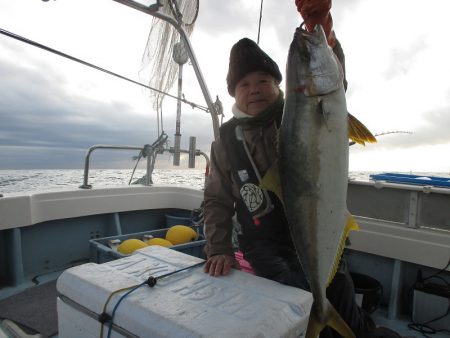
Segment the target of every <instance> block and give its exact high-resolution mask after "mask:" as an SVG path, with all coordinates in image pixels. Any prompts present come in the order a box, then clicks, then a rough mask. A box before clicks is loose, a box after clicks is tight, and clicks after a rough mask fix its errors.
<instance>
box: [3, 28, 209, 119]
mask: <svg viewBox="0 0 450 338" xmlns="http://www.w3.org/2000/svg"><path fill="white" fill-rule="evenodd" d="M0 34H3V35H6V36H8V37H10V38H13V39H16V40H19V41H22V42H25V43H27V44H29V45H32V46H34V47H38V48H41V49H43V50H45V51H47V52H50V53H53V54H56V55H59V56H62V57H65V58H66V59H69V60H72V61H75V62H78V63H81V64H82V65H85V66H88V67H91V68H94V69H96V70H99V71H101V72H104V73H107V74H109V75H112V76H115V77H118V78H119V79H122V80H125V81H128V82H131V83H134V84H137V85H139V86H141V87H144V88H147V89H150V90H153V91H155V92H158V93H159V94H162V95H165V96H168V97H170V98H173V99H175V100H179V101H181V102H183V103H186V104H188V105H190V106H191V107H192V108H197V109H200V110H203V111H205V112H208V108H207V107H204V106H201V105H199V104H196V103H193V102H190V101H188V100H186V99H184V98H178V97H177V96H175V95H172V94H169V93H166V92H163V91H162V90H159V89H156V88H153V87H150V86H147V85H145V84H143V83H141V82H138V81H135V80H132V79H130V78H127V77H125V76H123V75H120V74H117V73H114V72H112V71H109V70H107V69H105V68H102V67H99V66H96V65H94V64H92V63H89V62H86V61H83V60H81V59H78V58H76V57H74V56H71V55H69V54H66V53H63V52H60V51H58V50H56V49H53V48H50V47H48V46H45V45H43V44H40V43H38V42H35V41H33V40H30V39H27V38H25V37H23V36H20V35H17V34H14V33H11V32H9V31H7V30H5V29H3V28H0Z"/></svg>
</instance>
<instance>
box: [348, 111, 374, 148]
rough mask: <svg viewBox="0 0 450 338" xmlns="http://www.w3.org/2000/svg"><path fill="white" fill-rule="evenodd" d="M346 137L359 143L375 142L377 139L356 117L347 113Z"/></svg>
mask: <svg viewBox="0 0 450 338" xmlns="http://www.w3.org/2000/svg"><path fill="white" fill-rule="evenodd" d="M347 114H348V118H347V119H348V137H349V138H350V139H351V140H352V141H353V142H356V143H358V144H361V145H363V146H364V145H366V142H367V143H375V142H377V139H376V138H375V136H373V134H372V133H371V132H370V130H369V129H367V127H366V126H365V125H364V124H363V123H362V122H361V121H359V120H358V119H357V118H356V117H354V116H353V115H352V114H350V113H348V112H347Z"/></svg>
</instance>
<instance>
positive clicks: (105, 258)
mask: <svg viewBox="0 0 450 338" xmlns="http://www.w3.org/2000/svg"><path fill="white" fill-rule="evenodd" d="M168 230H169V228H165V229H158V230H152V231H143V232H135V233H131V234H125V235H117V236H110V237H103V238H95V239H91V240H90V241H89V244H90V251H91V261H93V262H96V263H105V262H109V261H112V260H115V259H119V258H123V257H127V256H129V255H124V254H122V253H120V252H118V251H117V250H115V249H113V248H111V247H110V242H111V241H113V240H117V239H118V240H120V242H123V241H125V240H127V239H130V238H136V239H140V240H143V239H144V238H145V236H146V235H151V236H153V237H160V238H165V237H166V233H167V231H168ZM197 233H199V231H197ZM201 233H202V232H201V231H200V235H199V236H198V239H197V240H196V241H194V242H189V243H185V244H178V245H174V246H171V247H169V249H172V250H176V251H180V252H183V253H185V254H188V255H191V256H195V257H200V258H204V251H203V248H204V247H205V244H206V240H205V238H204V236H203V235H202V234H201Z"/></svg>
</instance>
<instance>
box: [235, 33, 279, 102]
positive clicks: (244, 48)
mask: <svg viewBox="0 0 450 338" xmlns="http://www.w3.org/2000/svg"><path fill="white" fill-rule="evenodd" d="M256 71H263V72H267V73H268V74H270V75H272V76H273V77H274V78H275V79H276V80H277V81H279V82H281V79H282V78H283V77H282V76H281V73H280V70H279V69H278V65H277V64H276V63H275V61H273V60H272V59H271V58H270V57H269V55H267V54H266V53H264V51H263V50H262V49H261V48H259V46H258V45H257V44H256V43H255V42H253V41H252V40H250V39H247V38H244V39H241V40H239V41H238V42H236V44H235V45H234V46H233V47H232V48H231V52H230V65H229V67H228V75H227V85H228V93H230V95H231V96H233V97H234V91H235V88H236V85H237V83H238V82H239V81H240V80H241V79H242V78H243V77H244V76H245V75H247V74H248V73H251V72H256Z"/></svg>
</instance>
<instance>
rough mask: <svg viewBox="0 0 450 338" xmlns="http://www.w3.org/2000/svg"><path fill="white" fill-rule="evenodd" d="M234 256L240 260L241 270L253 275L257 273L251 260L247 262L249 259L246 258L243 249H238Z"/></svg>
mask: <svg viewBox="0 0 450 338" xmlns="http://www.w3.org/2000/svg"><path fill="white" fill-rule="evenodd" d="M234 257H235V258H236V260H237V261H238V262H239V265H240V267H241V271H244V272H248V273H251V274H252V275H254V274H255V272H254V271H253V269H252V266H251V265H250V263H249V262H247V261H246V260H245V259H244V254H243V253H242V252H241V251H236V252H235V253H234Z"/></svg>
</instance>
